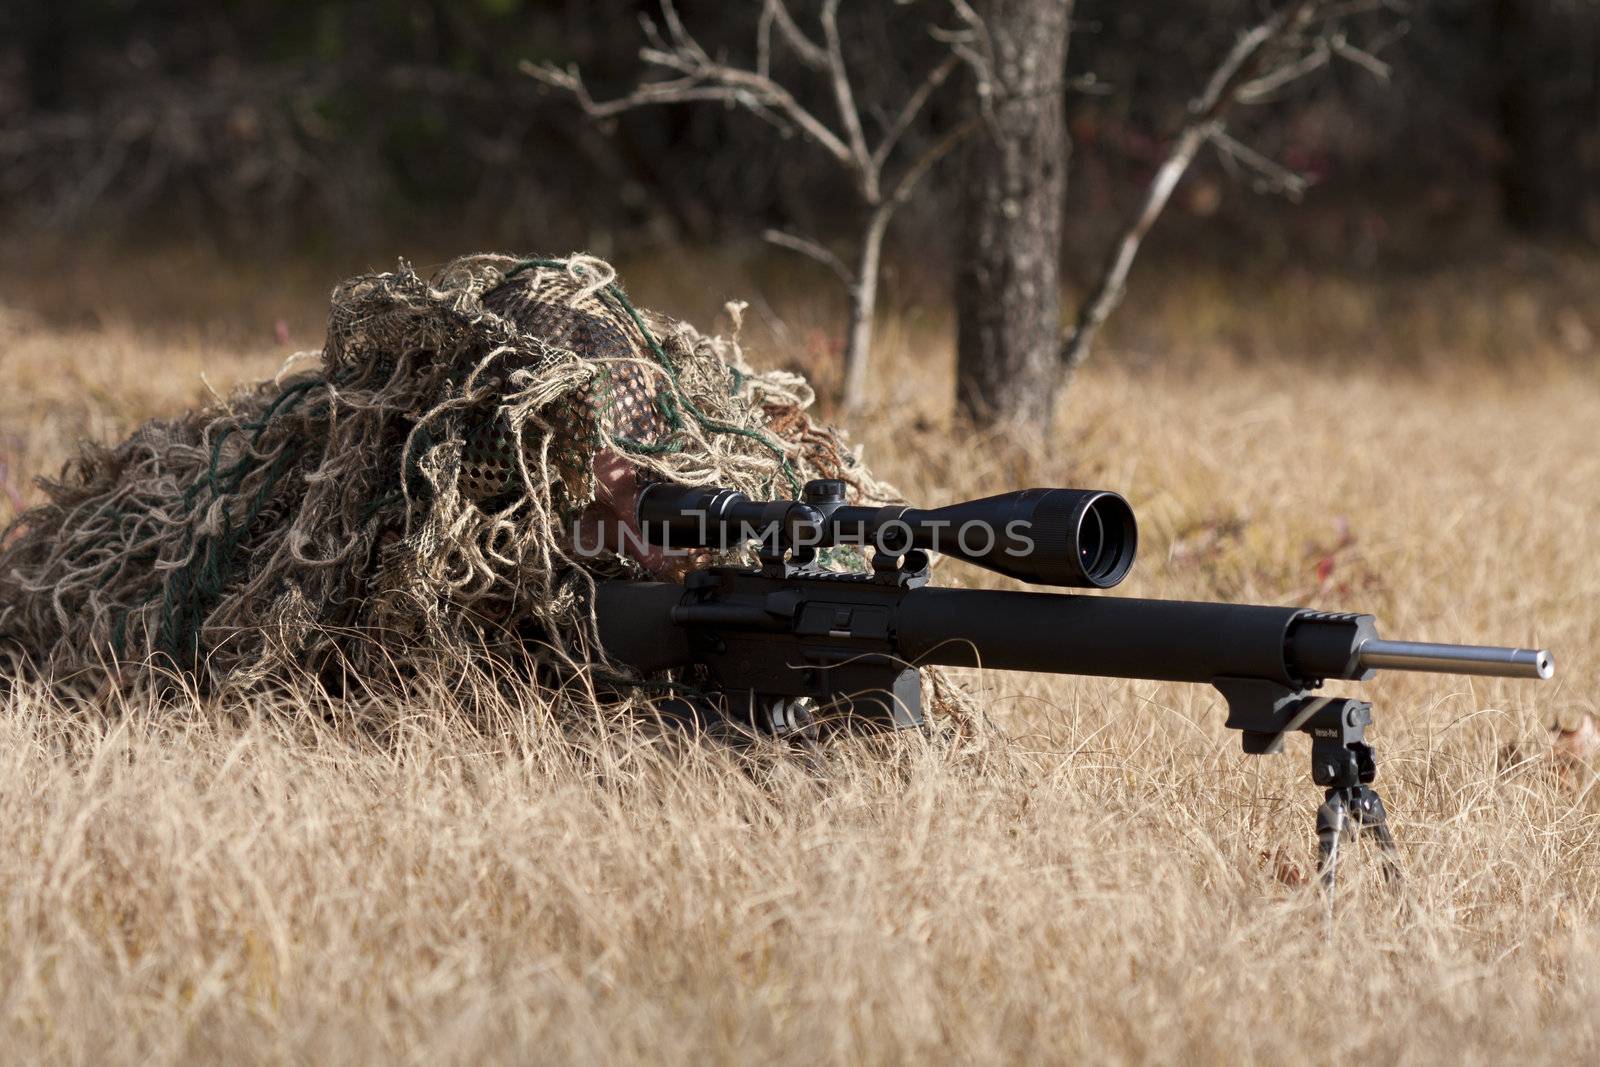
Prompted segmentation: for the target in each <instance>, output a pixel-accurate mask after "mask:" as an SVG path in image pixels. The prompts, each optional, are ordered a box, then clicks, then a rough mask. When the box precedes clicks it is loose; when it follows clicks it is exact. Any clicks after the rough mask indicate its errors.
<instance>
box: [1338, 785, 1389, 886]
mask: <svg viewBox="0 0 1600 1067" xmlns="http://www.w3.org/2000/svg"><path fill="white" fill-rule="evenodd" d="M1347 834H1348V835H1349V837H1350V840H1351V842H1352V843H1355V842H1358V841H1360V840H1361V839H1362V838H1363V837H1365V836H1367V835H1369V834H1370V835H1371V836H1372V838H1373V840H1374V842H1375V843H1376V844H1377V846H1378V861H1379V864H1380V865H1381V866H1382V869H1383V880H1384V881H1385V882H1386V883H1388V884H1389V885H1391V886H1395V885H1398V884H1399V883H1400V864H1399V861H1398V860H1397V858H1396V856H1397V853H1398V850H1397V849H1396V847H1395V843H1394V834H1393V833H1391V832H1390V830H1389V813H1388V812H1387V811H1385V810H1384V807H1383V798H1382V797H1380V796H1378V793H1377V790H1375V789H1373V788H1372V787H1371V786H1366V785H1355V786H1336V787H1334V788H1332V789H1329V790H1328V792H1327V795H1326V796H1325V797H1324V798H1323V801H1322V806H1321V807H1319V808H1318V809H1317V857H1318V861H1319V865H1320V870H1321V877H1322V887H1323V889H1324V890H1326V891H1327V894H1328V900H1329V906H1330V908H1331V907H1332V901H1333V891H1334V888H1335V886H1336V884H1337V882H1338V876H1339V875H1338V871H1339V851H1340V845H1341V844H1342V842H1343V839H1344V837H1345V836H1346V835H1347Z"/></svg>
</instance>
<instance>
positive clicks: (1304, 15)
mask: <svg viewBox="0 0 1600 1067" xmlns="http://www.w3.org/2000/svg"><path fill="white" fill-rule="evenodd" d="M1393 2H1394V0H1354V2H1352V0H1291V2H1289V3H1286V4H1284V5H1283V6H1281V7H1279V8H1278V9H1277V10H1275V11H1274V12H1273V13H1272V14H1271V15H1269V16H1268V17H1267V18H1266V20H1264V21H1263V22H1261V23H1260V24H1259V25H1257V26H1255V27H1254V28H1252V29H1250V30H1248V31H1246V32H1245V33H1242V34H1240V35H1239V37H1238V39H1237V40H1236V41H1235V42H1234V45H1233V48H1232V49H1230V50H1229V52H1228V54H1227V55H1226V56H1224V57H1223V59H1222V62H1221V63H1219V64H1218V65H1217V68H1216V70H1214V71H1213V72H1212V74H1211V77H1210V78H1209V79H1207V81H1206V85H1205V88H1204V89H1203V90H1202V91H1201V92H1200V94H1199V95H1198V96H1196V97H1195V98H1194V99H1193V100H1191V101H1190V102H1189V116H1188V119H1187V120H1186V121H1185V122H1184V124H1183V127H1182V128H1181V129H1180V130H1179V131H1178V133H1177V136H1176V137H1174V138H1173V141H1172V148H1171V150H1170V151H1169V152H1168V153H1167V158H1166V160H1165V161H1164V162H1163V163H1162V164H1161V166H1160V167H1159V168H1157V170H1156V173H1155V176H1154V177H1152V178H1151V179H1150V184H1149V186H1148V187H1147V188H1146V190H1145V194H1144V199H1143V202H1142V203H1141V205H1140V207H1139V210H1138V212H1137V213H1136V214H1135V215H1134V217H1133V219H1132V220H1131V221H1130V222H1129V223H1128V225H1127V228H1126V229H1125V230H1124V231H1123V233H1122V235H1121V237H1120V238H1119V239H1118V240H1117V242H1116V244H1115V245H1114V246H1113V248H1112V251H1111V256H1110V258H1109V259H1108V260H1107V262H1106V265H1105V268H1104V270H1103V271H1102V273H1101V275H1100V280H1099V282H1098V283H1097V284H1096V285H1095V288H1094V291H1093V292H1092V293H1091V294H1090V296H1089V298H1088V299H1087V300H1085V301H1084V304H1083V307H1082V309H1081V310H1080V311H1079V313H1078V319H1077V323H1076V325H1075V326H1074V327H1073V328H1072V329H1071V330H1070V331H1069V332H1068V333H1067V334H1066V337H1065V340H1064V341H1063V343H1062V346H1061V363H1062V366H1063V368H1064V370H1065V372H1066V374H1067V375H1068V376H1070V375H1071V374H1072V373H1073V372H1074V371H1076V370H1077V369H1078V368H1079V367H1080V366H1082V365H1083V362H1084V360H1086V359H1087V358H1088V357H1089V349H1090V347H1091V346H1092V345H1093V344H1094V339H1095V335H1096V334H1097V333H1098V332H1099V330H1100V327H1101V326H1102V325H1103V324H1104V323H1105V321H1106V319H1107V318H1109V317H1110V316H1111V313H1112V312H1113V311H1115V310H1116V309H1117V305H1119V304H1120V303H1121V302H1122V296H1123V293H1124V291H1125V288H1126V286H1127V282H1128V272H1129V270H1131V269H1132V267H1133V261H1134V257H1136V256H1137V255H1138V254H1139V246H1140V245H1141V243H1142V242H1143V241H1144V238H1145V235H1146V234H1148V233H1149V232H1150V227H1151V226H1153V225H1155V222H1156V220H1157V219H1158V218H1160V217H1161V212H1162V211H1163V210H1164V209H1165V208H1166V206H1167V201H1168V199H1169V198H1171V196H1172V191H1173V190H1174V189H1176V188H1177V186H1178V182H1179V180H1180V179H1182V177H1183V175H1184V172H1185V171H1187V170H1188V169H1189V164H1191V163H1192V162H1194V158H1195V156H1196V155H1197V154H1198V153H1199V151H1200V149H1201V148H1202V147H1203V146H1205V145H1206V144H1211V145H1214V146H1216V148H1217V150H1218V151H1219V152H1220V153H1221V154H1222V158H1223V160H1224V162H1226V163H1228V164H1229V165H1230V166H1234V167H1238V168H1242V169H1244V170H1245V171H1248V172H1250V173H1253V174H1254V175H1255V176H1256V178H1257V180H1258V184H1260V185H1261V186H1263V187H1265V188H1268V189H1271V190H1273V191H1277V192H1280V193H1283V194H1284V195H1287V196H1289V197H1292V198H1295V199H1298V198H1299V197H1300V195H1301V194H1302V193H1303V192H1304V191H1305V188H1306V185H1307V180H1306V179H1305V178H1304V177H1303V176H1302V175H1299V174H1296V173H1295V172H1293V171H1291V170H1289V169H1288V168H1286V167H1283V166H1280V165H1279V164H1277V163H1276V162H1274V161H1273V160H1271V159H1269V158H1268V157H1266V156H1264V155H1262V154H1261V153H1259V152H1257V151H1255V150H1254V149H1252V148H1250V147H1249V146H1248V145H1245V144H1242V143H1241V142H1239V141H1237V140H1235V139H1234V138H1232V137H1230V136H1229V135H1228V133H1227V127H1226V118H1227V115H1228V112H1229V110H1230V109H1231V108H1232V107H1233V106H1234V105H1236V104H1255V103H1265V102H1269V101H1272V100H1275V99H1277V98H1278V97H1279V95H1280V94H1281V93H1282V91H1283V90H1284V89H1285V88H1286V87H1287V86H1289V85H1291V84H1293V83H1294V82H1296V81H1299V80H1300V79H1301V78H1304V77H1305V76H1306V75H1308V74H1310V73H1312V72H1313V71H1316V70H1319V69H1321V68H1323V67H1325V66H1327V65H1328V63H1329V62H1330V61H1331V60H1332V59H1334V58H1336V57H1337V58H1341V59H1344V60H1347V61H1349V62H1351V63H1353V64H1355V65H1356V66H1358V67H1360V68H1362V69H1364V70H1366V71H1367V72H1369V73H1370V74H1372V75H1373V76H1375V77H1377V78H1379V79H1380V80H1383V81H1387V80H1388V78H1389V67H1388V65H1387V64H1385V63H1384V62H1383V61H1382V60H1380V59H1378V58H1377V56H1376V55H1375V54H1374V52H1375V51H1377V50H1378V49H1380V48H1381V47H1382V46H1383V45H1384V44H1387V43H1389V42H1390V41H1391V40H1392V39H1393V37H1394V36H1396V35H1397V34H1398V33H1399V32H1403V30H1404V25H1403V24H1401V25H1400V26H1399V27H1397V28H1396V29H1394V30H1392V31H1389V32H1387V33H1385V34H1384V35H1383V36H1381V37H1380V38H1379V41H1378V43H1377V44H1375V45H1372V46H1369V47H1368V48H1360V47H1357V46H1356V45H1355V44H1353V43H1351V41H1350V39H1349V37H1348V35H1347V33H1346V32H1345V30H1344V28H1343V20H1344V19H1346V18H1348V17H1350V16H1352V15H1357V14H1362V13H1365V12H1368V11H1372V10H1375V9H1381V8H1386V7H1390V6H1391V4H1392V3H1393Z"/></svg>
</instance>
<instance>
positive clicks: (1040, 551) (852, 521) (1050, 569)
mask: <svg viewBox="0 0 1600 1067" xmlns="http://www.w3.org/2000/svg"><path fill="white" fill-rule="evenodd" d="M844 494H845V483H844V482H841V481H835V480H832V479H820V480H817V481H813V482H808V483H806V486H805V489H804V491H803V492H802V494H801V497H800V499H799V500H768V501H760V500H751V499H750V498H749V497H748V496H746V495H745V494H743V493H741V492H738V491H737V490H734V489H719V488H716V487H708V486H702V487H692V488H691V487H684V486H679V485H671V484H667V483H661V484H657V485H652V486H650V487H648V488H647V489H645V491H644V492H643V493H642V494H641V495H640V499H639V514H638V518H639V526H640V528H641V530H643V532H644V535H645V537H646V538H647V539H648V540H649V541H650V542H651V543H652V544H657V545H664V546H666V547H669V548H675V549H694V548H717V549H726V548H732V547H734V546H736V545H740V544H744V543H746V542H749V541H759V542H761V543H762V545H763V551H764V552H768V553H772V554H775V555H778V556H782V555H783V554H784V553H788V554H789V558H790V559H792V560H794V561H796V562H805V561H807V560H809V559H811V558H812V556H814V554H815V553H816V551H817V550H818V549H821V548H831V547H834V546H838V545H857V546H871V547H873V548H874V549H875V550H876V551H877V553H878V554H879V555H887V556H888V557H890V558H894V557H899V556H903V555H905V554H906V553H908V552H912V551H921V552H940V553H943V554H944V555H947V556H954V557H956V558H957V559H962V560H965V561H967V562H968V563H973V564H976V565H978V566H980V567H984V568H987V569H988V570H991V571H995V572H997V573H999V574H1004V575H1006V576H1008V577H1011V578H1017V579H1020V580H1022V581H1025V582H1036V583H1038V584H1041V585H1057V586H1073V587H1076V588H1080V589H1109V588H1111V587H1112V586H1114V585H1116V584H1117V583H1118V582H1120V581H1122V579H1123V578H1125V577H1127V575H1128V571H1129V569H1130V568H1132V566H1133V559H1134V555H1135V553H1136V552H1137V550H1138V543H1139V530H1138V523H1137V522H1136V521H1135V519H1134V517H1133V508H1131V507H1129V505H1128V502H1127V501H1126V500H1124V499H1123V498H1122V497H1121V496H1120V495H1118V494H1117V493H1112V492H1107V491H1105V490H1099V489H1021V490H1018V491H1016V492H1012V493H1001V494H1000V495H998V496H991V497H985V498H983V499H982V500H969V501H967V502H965V503H962V504H949V505H947V506H945V507H942V508H911V507H905V506H904V505H890V506H888V507H862V506H859V505H850V504H846V503H845V502H844Z"/></svg>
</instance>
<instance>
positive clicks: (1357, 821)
mask: <svg viewBox="0 0 1600 1067" xmlns="http://www.w3.org/2000/svg"><path fill="white" fill-rule="evenodd" d="M1355 800H1356V803H1355V805H1354V806H1353V810H1352V812H1351V823H1352V827H1353V829H1354V832H1355V834H1356V836H1357V837H1360V836H1361V835H1362V834H1371V835H1372V837H1373V840H1374V841H1376V842H1377V844H1378V862H1379V863H1380V864H1381V865H1382V867H1383V880H1384V881H1385V882H1387V883H1388V884H1389V885H1391V886H1395V885H1399V884H1400V860H1399V849H1398V848H1396V847H1395V843H1394V834H1393V833H1391V832H1390V830H1389V813H1388V812H1387V811H1386V810H1385V809H1384V806H1383V798H1382V797H1380V796H1379V795H1378V791H1377V790H1376V789H1373V788H1372V787H1371V786H1368V785H1363V786H1361V787H1360V788H1359V789H1358V790H1357V791H1356V798H1355Z"/></svg>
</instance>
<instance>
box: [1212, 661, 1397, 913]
mask: <svg viewBox="0 0 1600 1067" xmlns="http://www.w3.org/2000/svg"><path fill="white" fill-rule="evenodd" d="M1214 684H1215V685H1216V687H1217V689H1218V690H1220V691H1221V692H1222V695H1223V696H1224V697H1226V698H1227V700H1228V723H1227V725H1228V726H1229V727H1231V728H1232V729H1235V730H1241V731H1243V732H1244V750H1245V752H1247V753H1250V754H1252V755H1266V754H1268V753H1273V752H1281V751H1283V742H1284V739H1285V738H1286V737H1288V736H1289V735H1290V734H1293V733H1303V734H1306V735H1308V736H1309V737H1310V738H1311V778H1312V781H1314V782H1316V783H1317V784H1318V785H1320V786H1325V787H1326V788H1327V792H1326V793H1325V794H1324V795H1323V798H1322V805H1321V806H1320V807H1319V808H1317V852H1318V857H1319V865H1320V872H1321V878H1322V885H1323V887H1324V888H1325V889H1326V890H1327V893H1328V906H1329V909H1330V913H1331V909H1332V906H1333V889H1334V884H1335V881H1336V879H1337V876H1338V866H1339V845H1340V843H1341V842H1342V841H1343V839H1344V838H1345V836H1346V835H1348V836H1350V837H1351V838H1352V839H1355V840H1359V839H1360V838H1361V837H1362V836H1364V835H1366V834H1371V835H1372V836H1373V838H1374V839H1375V840H1376V841H1377V844H1378V857H1379V860H1380V862H1381V863H1382V864H1383V875H1384V880H1385V881H1386V882H1388V883H1389V884H1390V885H1397V884H1398V883H1399V881H1400V864H1399V863H1398V861H1397V860H1396V850H1395V843H1394V835H1393V834H1391V833H1390V832H1389V815H1388V813H1387V812H1386V811H1385V810H1384V807H1383V799H1382V798H1381V797H1379V796H1378V793H1377V790H1375V789H1373V788H1372V780H1373V779H1374V778H1376V777H1377V773H1378V765H1377V761H1376V760H1375V759H1374V758H1373V755H1372V746H1371V745H1369V744H1367V742H1366V731H1367V727H1368V726H1371V725H1372V705H1371V704H1369V703H1367V702H1366V701H1364V700H1352V699H1350V698H1349V697H1319V696H1313V695H1312V694H1310V693H1307V692H1304V691H1303V690H1298V689H1291V688H1289V687H1287V686H1284V685H1281V684H1279V683H1277V682H1272V681H1267V680H1264V679H1259V678H1218V679H1217V680H1216V681H1215V683H1214Z"/></svg>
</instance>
